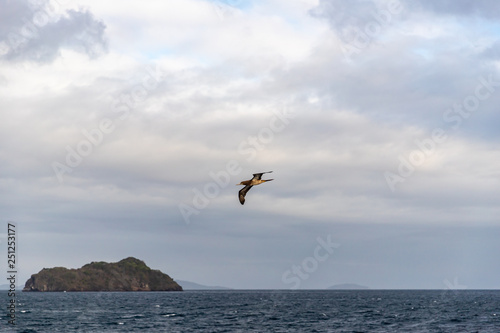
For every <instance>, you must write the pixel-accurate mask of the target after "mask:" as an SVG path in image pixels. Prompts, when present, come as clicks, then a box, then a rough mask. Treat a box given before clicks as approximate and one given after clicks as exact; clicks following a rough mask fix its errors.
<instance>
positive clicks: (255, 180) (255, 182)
mask: <svg viewBox="0 0 500 333" xmlns="http://www.w3.org/2000/svg"><path fill="white" fill-rule="evenodd" d="M271 172H272V171H268V172H261V173H254V174H253V178H252V179H250V180H244V181H242V182H241V183H239V184H236V185H245V187H243V188H242V189H241V190H240V191H239V192H238V198H239V199H240V203H241V204H242V205H243V204H244V203H245V196H246V195H247V192H248V191H250V189H251V188H252V186H255V185H259V184H262V183H265V182H269V181H271V180H273V179H261V178H262V175H263V174H265V173H271Z"/></svg>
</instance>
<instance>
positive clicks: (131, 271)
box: [23, 257, 182, 291]
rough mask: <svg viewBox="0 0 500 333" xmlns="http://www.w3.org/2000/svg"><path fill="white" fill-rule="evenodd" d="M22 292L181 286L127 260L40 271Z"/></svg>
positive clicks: (136, 289)
mask: <svg viewBox="0 0 500 333" xmlns="http://www.w3.org/2000/svg"><path fill="white" fill-rule="evenodd" d="M23 291H182V287H181V286H180V285H179V284H177V282H175V281H174V280H172V278H171V277H170V276H168V275H167V274H164V273H162V272H160V271H159V270H153V269H151V268H149V267H148V266H146V264H145V263H144V261H142V260H139V259H136V258H133V257H129V258H126V259H123V260H121V261H119V262H116V263H107V262H104V261H100V262H92V263H90V264H87V265H84V266H83V267H81V268H78V269H67V268H64V267H55V268H44V269H42V270H41V271H40V272H38V273H37V274H33V275H32V276H31V278H30V279H29V280H28V281H26V285H25V286H24V289H23Z"/></svg>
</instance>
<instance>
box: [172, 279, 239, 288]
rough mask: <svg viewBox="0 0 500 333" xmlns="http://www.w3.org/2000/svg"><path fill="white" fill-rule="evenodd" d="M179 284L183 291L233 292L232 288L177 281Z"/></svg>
mask: <svg viewBox="0 0 500 333" xmlns="http://www.w3.org/2000/svg"><path fill="white" fill-rule="evenodd" d="M177 283H178V284H180V285H181V286H182V289H183V290H231V288H226V287H219V286H205V285H202V284H199V283H195V282H190V281H182V280H177Z"/></svg>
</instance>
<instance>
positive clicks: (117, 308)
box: [0, 290, 500, 333]
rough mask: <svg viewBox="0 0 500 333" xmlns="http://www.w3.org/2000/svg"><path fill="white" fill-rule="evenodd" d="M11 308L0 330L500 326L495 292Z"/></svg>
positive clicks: (131, 297)
mask: <svg viewBox="0 0 500 333" xmlns="http://www.w3.org/2000/svg"><path fill="white" fill-rule="evenodd" d="M0 295H1V296H2V299H3V300H4V302H3V304H7V301H8V297H7V293H6V292H1V294H0ZM5 308H6V307H4V309H5ZM16 311H17V313H16V314H17V317H16V321H17V326H16V327H15V328H14V329H13V327H12V326H9V325H8V323H7V317H6V316H3V318H2V319H3V320H2V322H1V323H0V332H454V333H456V332H495V333H498V332H500V291H474V290H459V291H454V290H448V291H416V290H412V291H405V290H363V291H333V290H303V291H271V290H269V291H254V290H252V291H184V292H163V293H162V292H136V293H133V292H129V293H109V292H106V293H18V304H17V308H16Z"/></svg>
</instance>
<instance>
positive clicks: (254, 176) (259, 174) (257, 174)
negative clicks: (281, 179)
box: [252, 171, 272, 180]
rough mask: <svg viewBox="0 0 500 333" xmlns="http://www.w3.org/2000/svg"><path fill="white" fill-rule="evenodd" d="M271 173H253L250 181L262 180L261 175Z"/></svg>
mask: <svg viewBox="0 0 500 333" xmlns="http://www.w3.org/2000/svg"><path fill="white" fill-rule="evenodd" d="M271 172H272V171H267V172H261V173H254V174H253V178H252V179H257V180H260V179H261V178H262V175H263V174H265V173H271Z"/></svg>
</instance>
